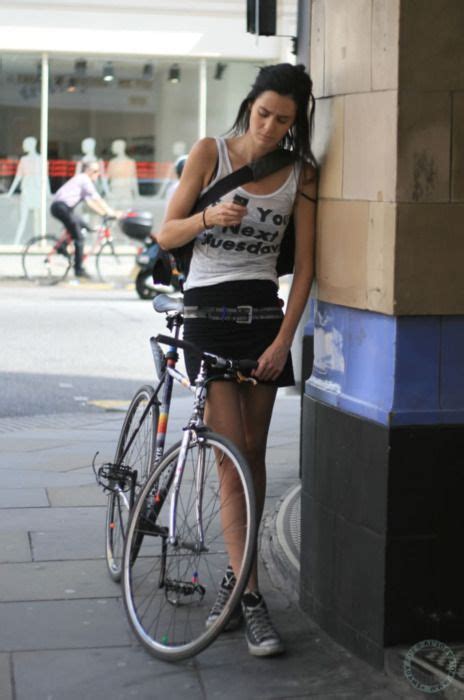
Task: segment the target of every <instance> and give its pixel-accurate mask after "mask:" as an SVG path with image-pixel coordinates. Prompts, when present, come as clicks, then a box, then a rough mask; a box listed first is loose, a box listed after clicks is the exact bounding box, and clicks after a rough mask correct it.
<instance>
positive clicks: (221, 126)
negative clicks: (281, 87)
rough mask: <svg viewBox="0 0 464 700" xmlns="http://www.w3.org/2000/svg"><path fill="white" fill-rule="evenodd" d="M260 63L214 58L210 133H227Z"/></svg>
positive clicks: (210, 69)
mask: <svg viewBox="0 0 464 700" xmlns="http://www.w3.org/2000/svg"><path fill="white" fill-rule="evenodd" d="M258 69H259V66H257V65H256V64H253V63H246V62H244V61H227V60H224V59H221V60H218V61H211V62H209V63H208V69H207V76H208V78H207V80H208V82H207V104H208V109H207V124H206V129H207V133H208V135H209V136H220V135H221V134H224V133H226V132H227V131H228V130H229V129H230V128H231V127H232V124H233V123H234V121H235V118H236V116H237V112H238V108H239V106H240V104H241V102H242V100H243V99H244V98H245V97H246V95H247V94H248V92H249V91H250V89H251V86H252V84H253V83H254V81H255V78H256V75H257V72H258Z"/></svg>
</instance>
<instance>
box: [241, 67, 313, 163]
mask: <svg viewBox="0 0 464 700" xmlns="http://www.w3.org/2000/svg"><path fill="white" fill-rule="evenodd" d="M312 87H313V83H312V80H311V78H310V77H309V75H308V73H307V72H306V70H305V67H304V66H303V65H302V64H299V65H297V66H292V65H291V63H277V64H275V65H273V66H264V67H263V68H261V69H260V71H259V73H258V75H257V77H256V80H255V82H254V83H253V85H252V88H251V90H250V92H249V93H248V95H247V96H246V97H245V99H244V100H243V102H242V104H241V105H240V107H239V110H238V113H237V117H236V119H235V122H234V124H233V126H232V128H231V129H230V131H229V133H230V134H231V135H233V136H239V135H240V134H244V133H245V132H246V131H247V130H248V127H249V126H250V107H251V105H252V104H253V102H254V101H255V100H256V98H257V97H259V95H261V94H262V93H263V92H266V91H268V90H272V91H273V92H277V93H278V94H279V95H282V96H285V97H291V98H292V99H293V100H294V102H295V104H296V117H295V122H294V124H293V126H292V127H291V128H290V129H289V130H288V131H287V133H286V134H285V136H284V138H283V139H282V141H281V143H280V144H279V145H280V146H281V147H282V148H288V149H290V150H292V151H294V152H295V154H296V156H297V158H298V159H300V160H302V161H303V162H304V163H307V164H309V165H312V166H313V167H314V168H315V169H317V161H316V158H315V156H314V154H313V152H312V150H311V137H312V132H313V125H314V108H315V100H314V97H313V94H312Z"/></svg>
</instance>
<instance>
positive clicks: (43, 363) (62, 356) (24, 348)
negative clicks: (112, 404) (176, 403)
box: [0, 282, 183, 417]
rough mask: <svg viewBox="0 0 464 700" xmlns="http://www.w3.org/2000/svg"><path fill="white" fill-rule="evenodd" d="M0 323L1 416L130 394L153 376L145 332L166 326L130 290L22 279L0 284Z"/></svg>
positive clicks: (69, 408)
mask: <svg viewBox="0 0 464 700" xmlns="http://www.w3.org/2000/svg"><path fill="white" fill-rule="evenodd" d="M0 329H1V331H0V417H7V416H31V415H37V414H55V413H70V412H71V413H72V412H77V411H79V412H82V411H87V412H91V411H101V410H102V408H101V405H102V404H101V403H100V402H107V401H116V402H125V401H128V400H130V398H131V396H132V394H133V393H134V391H135V389H136V388H137V387H138V386H139V385H140V384H144V383H147V382H148V383H150V382H152V377H153V363H152V358H151V352H150V346H149V338H150V336H151V335H155V334H156V333H158V332H161V331H165V330H166V328H165V322H164V318H163V316H160V315H159V314H156V313H155V311H154V310H153V308H152V305H151V302H149V301H142V300H140V299H139V298H138V297H137V295H136V293H135V292H134V291H128V290H120V289H119V290H118V289H114V290H110V289H100V288H99V286H98V285H92V284H82V285H76V286H73V285H66V286H58V287H46V288H40V287H34V286H31V285H29V284H28V283H26V282H24V283H20V282H11V283H5V282H3V283H2V284H1V285H0ZM181 367H182V366H181V365H180V368H181ZM175 390H176V391H177V392H178V393H183V392H182V390H181V389H176V388H175ZM94 402H97V403H96V404H95V403H94ZM104 405H106V404H105V403H104Z"/></svg>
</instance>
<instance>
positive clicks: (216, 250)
mask: <svg viewBox="0 0 464 700" xmlns="http://www.w3.org/2000/svg"><path fill="white" fill-rule="evenodd" d="M216 144H217V149H218V169H217V173H216V177H215V178H214V180H213V181H212V182H211V183H210V184H209V185H208V187H207V188H206V189H205V190H204V192H207V191H208V190H209V189H210V188H211V187H212V186H213V185H214V184H215V183H216V182H217V181H218V180H220V179H222V178H223V177H225V175H227V174H228V173H231V172H232V166H231V163H230V158H229V154H228V151H227V145H226V142H225V140H224V139H223V138H217V139H216ZM299 173H300V166H299V165H296V166H294V167H293V168H292V170H291V172H290V175H289V176H288V178H287V179H286V181H285V182H284V183H283V185H282V186H281V187H279V189H277V190H275V191H274V192H272V193H271V194H266V195H263V194H259V195H258V194H251V193H250V192H247V190H246V189H244V188H242V187H237V188H236V189H234V190H232V191H231V192H228V193H227V194H226V195H224V196H223V197H221V200H220V201H223V202H230V201H232V199H233V197H234V194H235V193H238V194H239V195H241V196H242V197H247V198H248V200H249V201H248V204H247V209H248V212H247V214H246V215H245V216H244V217H243V219H242V222H241V224H240V225H239V226H232V227H222V226H213V227H212V228H210V229H207V230H205V231H202V232H201V233H200V235H199V236H197V238H196V240H195V244H194V247H193V254H192V260H191V263H190V270H189V274H188V277H187V280H186V283H185V285H184V288H185V289H192V288H194V287H207V286H209V285H212V284H219V283H222V282H232V281H234V280H247V279H253V280H272V281H273V282H275V283H276V284H277V282H278V278H277V273H276V261H277V256H278V254H279V248H280V242H281V240H282V237H283V235H284V232H285V229H286V226H287V223H288V220H289V217H290V214H291V212H292V209H293V203H294V200H295V196H296V191H297V185H298V179H299ZM245 188H246V185H245Z"/></svg>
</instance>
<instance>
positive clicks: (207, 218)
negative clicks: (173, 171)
mask: <svg viewBox="0 0 464 700" xmlns="http://www.w3.org/2000/svg"><path fill="white" fill-rule="evenodd" d="M216 161H217V148H216V142H215V140H214V139H211V138H205V139H202V140H201V141H198V143H196V144H195V146H194V147H193V148H192V150H191V152H190V154H189V157H188V158H187V161H186V163H185V166H184V170H183V172H182V177H181V179H180V182H179V185H178V187H177V189H176V191H175V192H174V194H173V196H172V198H171V200H170V202H169V204H168V207H167V210H166V215H165V217H164V221H163V223H162V225H161V228H160V230H159V232H158V233H157V234H156V240H157V241H158V243H159V245H160V246H161V248H164V249H166V250H170V249H171V248H177V247H179V246H181V245H184V244H185V243H188V242H189V241H191V240H192V239H193V238H195V237H196V236H198V234H199V233H201V232H202V231H203V230H204V229H205V223H206V226H207V227H208V228H209V227H210V226H215V225H220V226H234V225H236V224H239V223H240V222H241V220H242V218H243V216H244V215H245V214H246V207H241V206H239V205H238V204H233V203H232V202H223V203H221V204H218V205H216V206H214V207H207V209H206V210H205V212H204V214H203V212H199V213H198V214H193V215H192V216H190V212H191V211H192V209H193V207H194V205H195V202H196V201H197V199H198V197H199V195H200V193H201V191H202V190H203V189H204V188H205V187H206V185H207V184H208V183H209V180H210V178H211V175H212V173H213V170H214V166H215V164H216Z"/></svg>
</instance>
